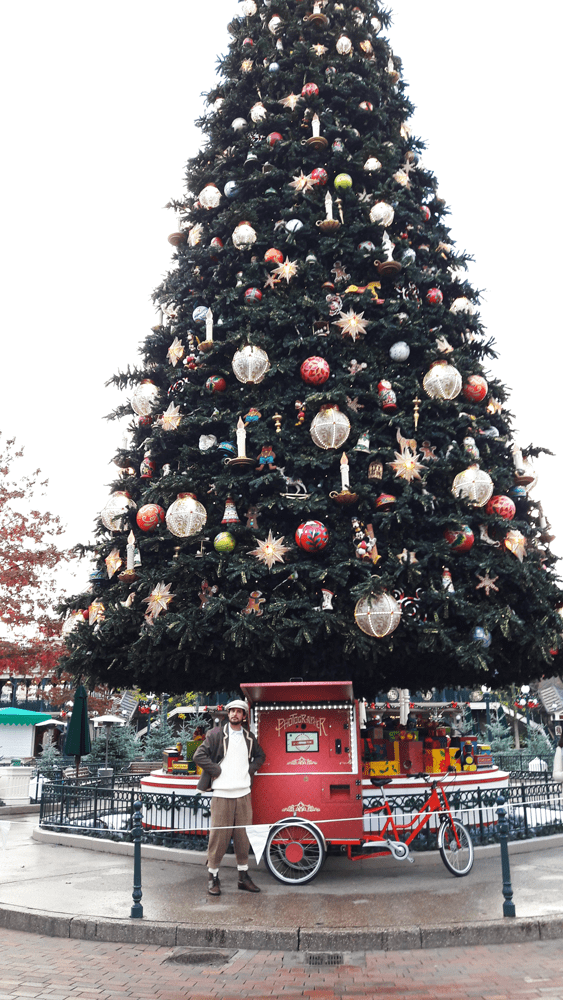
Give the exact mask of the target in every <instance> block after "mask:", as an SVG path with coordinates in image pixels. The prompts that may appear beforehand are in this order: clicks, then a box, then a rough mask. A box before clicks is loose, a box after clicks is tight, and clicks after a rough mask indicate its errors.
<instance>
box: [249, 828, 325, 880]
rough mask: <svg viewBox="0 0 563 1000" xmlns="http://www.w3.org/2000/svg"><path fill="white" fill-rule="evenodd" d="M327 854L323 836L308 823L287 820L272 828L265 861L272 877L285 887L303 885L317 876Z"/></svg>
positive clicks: (267, 842)
mask: <svg viewBox="0 0 563 1000" xmlns="http://www.w3.org/2000/svg"><path fill="white" fill-rule="evenodd" d="M325 855H326V851H325V846H324V843H323V840H322V837H320V835H319V834H318V832H317V830H315V827H314V826H309V824H308V823H300V822H299V821H298V820H297V821H295V822H291V821H288V822H287V823H283V824H281V823H280V824H279V825H278V826H274V827H273V828H272V830H270V834H269V836H268V840H267V841H266V850H265V852H264V858H265V861H266V866H267V868H268V870H269V871H270V872H271V874H272V875H273V876H274V878H277V879H278V881H279V882H284V883H285V884H286V885H305V884H306V883H307V882H312V880H313V879H314V878H316V876H317V875H318V874H319V872H320V870H321V868H322V865H323V862H324V859H325Z"/></svg>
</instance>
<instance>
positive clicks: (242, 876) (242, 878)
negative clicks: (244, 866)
mask: <svg viewBox="0 0 563 1000" xmlns="http://www.w3.org/2000/svg"><path fill="white" fill-rule="evenodd" d="M238 887H239V889H246V891H247V892H261V891H262V890H261V889H259V888H258V886H257V885H254V882H253V881H252V879H251V878H250V875H249V874H248V872H239V873H238Z"/></svg>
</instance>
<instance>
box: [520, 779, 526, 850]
mask: <svg viewBox="0 0 563 1000" xmlns="http://www.w3.org/2000/svg"><path fill="white" fill-rule="evenodd" d="M520 789H521V792H522V809H523V812H524V836H525V837H526V838H527V837H528V803H527V800H526V785H525V784H524V782H523V781H522V782H521V783H520Z"/></svg>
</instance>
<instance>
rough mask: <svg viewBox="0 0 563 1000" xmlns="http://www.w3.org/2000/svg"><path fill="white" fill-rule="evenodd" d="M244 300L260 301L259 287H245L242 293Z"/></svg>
mask: <svg viewBox="0 0 563 1000" xmlns="http://www.w3.org/2000/svg"><path fill="white" fill-rule="evenodd" d="M244 301H245V302H250V303H253V302H261V301H262V292H261V291H260V289H259V288H247V289H246V292H245V293H244Z"/></svg>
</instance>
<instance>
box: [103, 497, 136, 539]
mask: <svg viewBox="0 0 563 1000" xmlns="http://www.w3.org/2000/svg"><path fill="white" fill-rule="evenodd" d="M136 509H137V505H136V504H135V503H134V502H133V500H132V499H131V497H130V496H129V494H128V493H125V492H123V491H122V490H118V491H117V493H112V495H111V496H110V498H109V500H108V502H107V504H106V505H105V507H104V509H103V511H102V512H101V514H100V517H101V519H102V524H103V526H104V528H107V529H108V531H123V530H124V524H123V523H124V520H125V517H126V515H127V513H128V511H130V510H136Z"/></svg>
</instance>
